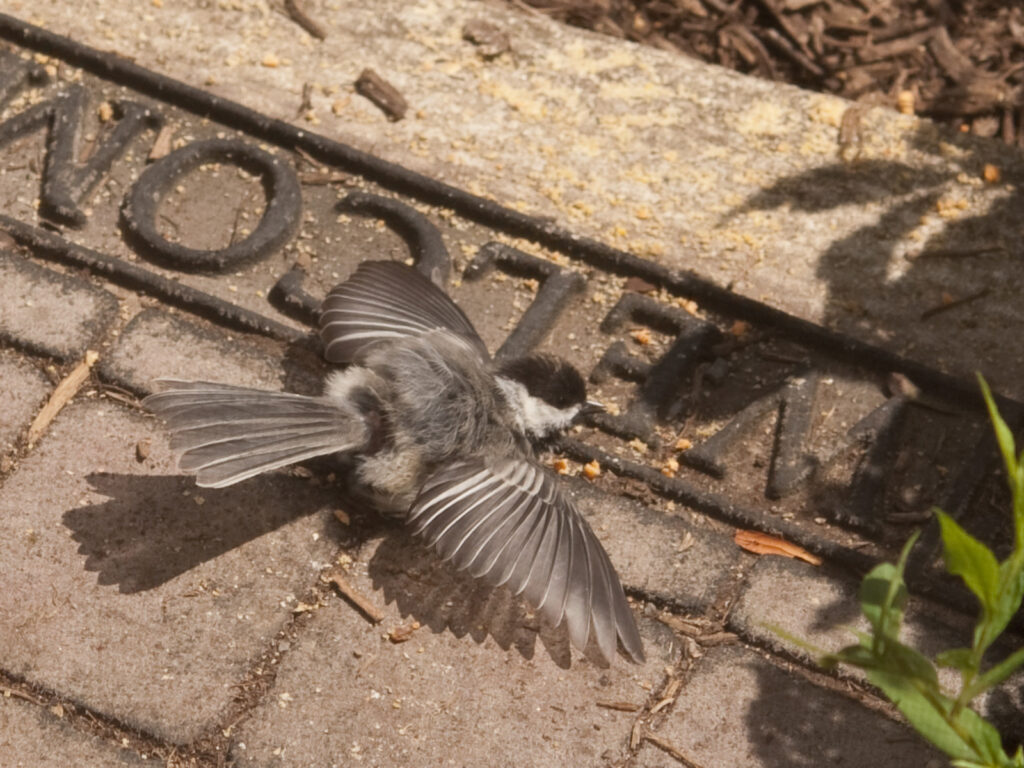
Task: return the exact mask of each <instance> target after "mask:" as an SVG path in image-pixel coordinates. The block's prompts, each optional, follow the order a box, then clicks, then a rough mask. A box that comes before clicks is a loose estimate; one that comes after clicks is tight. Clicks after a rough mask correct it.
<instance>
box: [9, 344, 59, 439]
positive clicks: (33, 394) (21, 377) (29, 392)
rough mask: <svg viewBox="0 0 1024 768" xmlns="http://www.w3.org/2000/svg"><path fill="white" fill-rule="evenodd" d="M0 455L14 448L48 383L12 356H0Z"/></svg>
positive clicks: (16, 357) (42, 376)
mask: <svg viewBox="0 0 1024 768" xmlns="http://www.w3.org/2000/svg"><path fill="white" fill-rule="evenodd" d="M0 381H2V382H3V388H2V389H0V455H3V454H5V453H7V452H8V451H10V450H11V448H13V447H14V441H15V440H16V439H17V437H18V435H19V434H20V433H21V432H22V431H23V430H25V429H27V428H28V425H29V424H30V423H31V422H32V418H33V417H34V416H35V414H36V411H37V410H38V409H39V408H40V407H41V406H42V404H43V402H44V401H45V400H46V396H47V395H48V394H49V392H50V389H51V387H50V382H49V381H48V380H47V378H46V377H45V376H44V375H43V374H42V372H41V371H40V370H39V369H38V368H36V367H35V366H33V365H31V364H29V363H28V362H26V361H24V360H22V359H19V358H18V356H17V355H14V354H12V353H7V352H3V353H0Z"/></svg>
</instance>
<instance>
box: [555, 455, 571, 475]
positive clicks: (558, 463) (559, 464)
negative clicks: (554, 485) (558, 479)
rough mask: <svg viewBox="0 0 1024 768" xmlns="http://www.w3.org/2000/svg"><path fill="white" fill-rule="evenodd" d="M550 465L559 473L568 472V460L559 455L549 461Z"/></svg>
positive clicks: (565, 473)
mask: <svg viewBox="0 0 1024 768" xmlns="http://www.w3.org/2000/svg"><path fill="white" fill-rule="evenodd" d="M551 466H552V468H553V469H554V470H555V472H557V473H558V474H560V475H567V474H569V462H568V461H566V460H565V459H563V458H561V457H559V458H557V459H555V460H554V461H553V462H551Z"/></svg>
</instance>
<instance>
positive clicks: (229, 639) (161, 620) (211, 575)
mask: <svg viewBox="0 0 1024 768" xmlns="http://www.w3.org/2000/svg"><path fill="white" fill-rule="evenodd" d="M139 444H144V445H148V446H149V453H148V457H147V458H146V459H145V461H144V462H139V461H138V459H137V453H136V452H137V446H138V445H139ZM331 506H332V505H331V499H330V497H329V495H328V494H327V492H326V491H324V490H323V489H319V488H316V487H314V486H313V484H311V483H310V482H308V481H305V480H300V479H298V478H288V477H279V476H275V477H264V478H257V479H254V480H253V481H251V482H247V483H243V484H241V485H239V486H236V487H234V488H229V489H224V490H219V491H217V490H201V489H197V488H196V487H195V486H194V484H193V482H192V480H191V478H188V477H182V476H177V475H176V474H175V472H174V470H173V469H172V464H171V457H170V455H169V450H168V448H167V444H166V440H165V438H164V435H163V432H162V430H161V429H160V427H159V426H158V425H157V423H156V421H155V420H154V419H151V418H148V417H144V416H142V415H139V414H136V413H132V412H129V411H127V410H125V409H123V408H122V407H120V406H118V405H115V404H112V403H110V402H107V401H86V402H82V403H78V404H75V405H72V406H70V407H69V408H67V409H65V411H63V412H62V413H61V414H60V416H59V417H58V418H57V420H56V421H55V422H54V424H53V426H52V428H51V430H50V432H49V433H48V434H47V435H46V436H45V437H44V438H43V439H42V441H41V442H40V444H39V445H38V446H37V448H36V450H35V451H34V452H33V453H32V454H31V455H30V456H29V457H28V458H27V459H25V460H24V461H23V462H22V463H21V465H20V466H19V468H18V469H17V470H16V471H15V472H14V474H13V475H11V477H9V478H8V479H7V481H6V483H5V484H4V486H3V488H2V490H0V562H3V563H4V567H3V569H2V571H0V615H3V616H4V621H3V622H0V648H2V649H3V651H2V654H0V662H2V664H3V665H4V668H5V669H6V670H7V671H8V672H10V673H12V674H13V675H16V676H18V677H20V678H22V679H25V680H28V681H30V682H32V683H36V684H38V685H41V686H44V687H45V688H48V689H50V690H54V691H59V692H60V693H61V694H62V695H65V696H67V697H69V698H71V699H72V700H73V701H76V702H79V703H80V704H82V705H84V706H86V707H88V708H89V709H92V710H93V711H96V712H101V713H104V714H106V715H108V716H110V717H114V718H116V719H118V720H119V721H121V722H124V723H126V724H128V725H130V726H131V727H135V728H139V729H143V730H146V731H149V732H150V733H153V734H155V735H157V736H158V737H159V738H162V739H166V740H168V741H172V742H176V743H183V742H189V741H191V740H193V739H195V738H196V737H197V736H198V735H200V734H201V733H203V732H206V731H208V730H210V729H211V728H212V727H213V726H215V725H216V724H217V723H218V721H219V719H220V718H222V717H223V716H224V714H225V712H226V710H227V709H228V707H229V706H230V705H231V703H232V701H233V699H234V697H235V695H236V691H235V689H234V688H233V686H234V685H236V684H237V683H238V682H239V681H240V680H241V679H242V678H243V676H244V675H245V673H246V671H247V670H248V669H249V666H250V664H251V663H252V661H253V660H254V658H255V657H256V656H258V654H259V653H260V652H261V651H262V650H263V649H264V648H266V646H267V645H268V643H269V642H270V640H271V639H272V638H273V637H274V636H275V635H276V633H277V632H278V631H280V630H281V628H282V627H283V626H284V624H285V623H286V622H287V621H288V620H289V619H290V617H291V610H290V609H291V607H292V606H294V604H295V600H296V596H300V595H302V594H303V593H304V592H305V590H307V589H308V587H309V586H310V585H311V584H312V583H313V582H314V581H315V578H316V574H317V572H318V571H319V569H321V568H322V567H323V566H324V565H325V563H327V562H329V561H330V559H331V558H332V556H333V553H334V552H335V550H336V547H337V543H336V541H335V539H334V537H333V536H332V531H334V532H336V529H337V523H336V522H333V521H332V518H331V515H330V512H329V511H328V510H329V509H330V508H331Z"/></svg>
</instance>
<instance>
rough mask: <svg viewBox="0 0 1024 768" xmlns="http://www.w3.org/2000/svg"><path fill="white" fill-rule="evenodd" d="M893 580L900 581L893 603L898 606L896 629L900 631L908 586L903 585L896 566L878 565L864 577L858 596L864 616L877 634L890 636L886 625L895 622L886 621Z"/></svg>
mask: <svg viewBox="0 0 1024 768" xmlns="http://www.w3.org/2000/svg"><path fill="white" fill-rule="evenodd" d="M893 580H898V581H899V584H898V586H897V594H896V598H895V600H894V601H893V602H894V603H895V604H896V611H897V616H896V617H894V619H895V628H896V630H899V625H900V617H899V615H898V613H899V607H901V606H902V604H903V602H904V601H905V600H906V586H904V585H903V583H902V579H900V577H899V573H898V572H897V570H896V566H894V565H893V564H892V563H880V564H879V565H876V566H875V567H874V568H872V569H871V571H870V572H869V573H868V575H867V576H865V577H864V581H863V582H861V585H860V591H859V592H858V594H857V596H858V597H859V598H860V607H861V610H862V611H864V615H865V616H866V617H867V619H868V621H869V622H871V626H872V627H874V629H875V632H876V633H877V634H882V635H888V633H887V632H886V630H887V629H888V627H887V626H883V625H884V624H892V623H893V620H892V619H890V620H889V621H888V622H887V621H886V620H885V619H886V605H887V604H888V600H889V589H890V586H891V584H892V583H893Z"/></svg>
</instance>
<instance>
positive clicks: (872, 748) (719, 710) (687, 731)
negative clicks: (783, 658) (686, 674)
mask: <svg viewBox="0 0 1024 768" xmlns="http://www.w3.org/2000/svg"><path fill="white" fill-rule="evenodd" d="M655 735H656V737H657V738H658V739H660V740H662V741H665V742H666V743H668V744H670V745H672V746H673V747H674V748H676V749H677V750H679V751H680V752H681V753H682V754H683V755H685V756H686V757H687V758H688V759H690V760H692V761H693V762H694V763H696V764H698V765H700V766H702V768H735V766H740V765H742V766H746V767H748V768H802V767H803V766H807V768H811V766H814V767H815V768H817V767H818V766H823V765H843V766H848V767H849V768H879V766H886V767H887V768H888V766H892V767H893V768H896V766H911V765H913V766H919V767H920V768H941V766H944V765H946V760H945V759H944V758H943V757H941V756H940V755H939V753H937V752H935V751H933V750H932V749H930V748H929V747H928V746H927V745H926V744H925V743H924V742H922V741H920V740H919V739H918V738H917V736H916V735H915V734H913V733H912V732H911V731H910V730H908V729H907V728H905V727H904V726H902V725H900V724H898V723H896V722H894V721H893V720H890V719H888V718H887V717H885V716H884V715H882V714H880V713H878V712H873V711H871V710H869V709H867V708H865V707H863V706H861V705H860V704H858V703H857V702H855V701H853V700H851V699H848V698H846V697H845V696H843V695H842V694H840V693H837V692H835V691H830V690H826V689H824V688H819V687H817V686H816V685H814V684H813V683H811V682H809V681H807V680H806V679H802V678H800V677H799V676H797V675H793V674H789V673H787V671H785V670H783V669H780V668H779V667H776V666H774V665H773V664H770V663H769V662H767V661H765V660H764V659H763V658H762V657H761V656H759V655H758V654H756V653H754V652H752V651H750V650H748V649H746V648H743V647H740V646H732V647H719V648H715V649H712V650H711V651H709V652H708V654H707V655H706V656H705V657H704V658H702V659H701V660H700V661H699V662H698V664H697V666H696V668H695V670H694V672H693V673H692V674H691V676H690V678H689V679H688V680H687V681H686V683H685V685H684V686H683V689H682V692H681V693H680V695H679V700H678V702H677V703H676V705H675V708H674V709H673V711H672V712H671V714H670V715H669V716H668V718H667V719H666V721H665V722H664V723H662V724H661V725H660V727H659V728H658V729H657V730H656V732H655ZM636 765H637V766H643V768H675V766H678V765H679V763H678V761H676V759H675V758H673V757H670V756H669V755H667V754H666V753H665V752H663V751H662V750H660V749H659V748H658V747H656V746H654V745H652V744H650V743H649V742H645V743H644V746H643V748H642V749H641V751H640V754H639V756H638V759H637V762H636Z"/></svg>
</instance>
